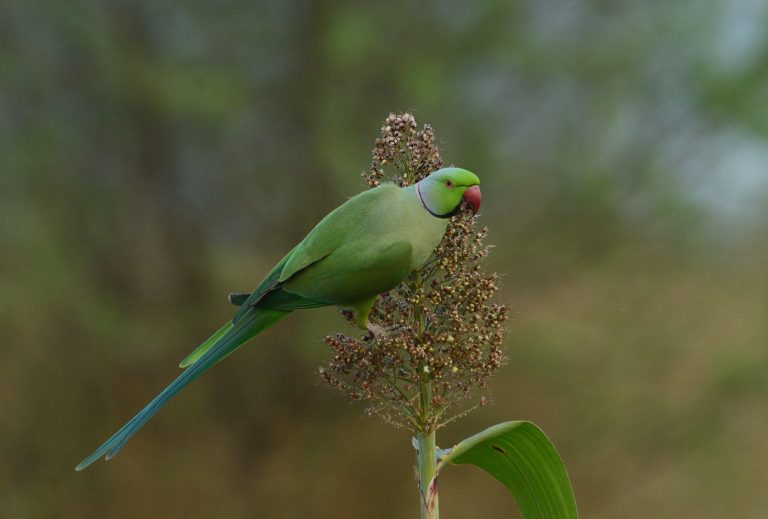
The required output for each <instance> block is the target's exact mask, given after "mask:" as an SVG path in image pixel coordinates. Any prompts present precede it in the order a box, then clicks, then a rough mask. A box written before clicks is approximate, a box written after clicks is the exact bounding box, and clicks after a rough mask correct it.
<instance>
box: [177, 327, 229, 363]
mask: <svg viewBox="0 0 768 519" xmlns="http://www.w3.org/2000/svg"><path fill="white" fill-rule="evenodd" d="M232 326H233V325H232V321H227V323H226V324H225V325H224V326H222V327H221V328H219V329H218V330H216V332H214V334H213V335H211V336H210V337H208V338H207V339H206V340H205V342H204V343H202V344H201V345H200V346H198V347H197V348H195V349H194V350H192V353H190V354H189V355H187V356H186V357H184V360H182V361H181V362H180V363H179V367H180V368H186V367H188V366H189V365H190V364H194V363H195V362H197V360H198V359H199V358H200V357H202V356H203V355H204V354H205V352H206V351H208V350H210V349H211V348H212V347H213V346H215V345H216V343H217V342H218V341H219V339H221V338H222V337H224V334H226V333H227V332H228V331H229V330H231V329H232Z"/></svg>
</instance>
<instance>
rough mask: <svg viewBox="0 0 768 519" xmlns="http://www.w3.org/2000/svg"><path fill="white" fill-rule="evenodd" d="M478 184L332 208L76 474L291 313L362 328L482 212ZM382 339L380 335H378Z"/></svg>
mask: <svg viewBox="0 0 768 519" xmlns="http://www.w3.org/2000/svg"><path fill="white" fill-rule="evenodd" d="M479 184H480V180H479V179H478V178H477V176H476V175H475V174H474V173H471V172H469V171H467V170H465V169H460V168H444V169H440V170H438V171H436V172H434V173H432V174H431V175H429V176H427V177H426V178H424V179H423V180H421V181H420V182H418V183H416V184H413V185H411V186H408V187H406V188H400V187H397V186H395V185H394V184H382V185H380V186H378V187H376V188H374V189H370V190H368V191H365V192H363V193H360V194H358V195H356V196H354V197H352V198H350V199H349V200H347V201H346V202H344V203H343V204H342V205H340V206H339V207H337V208H336V209H335V210H333V211H332V212H331V213H329V214H328V215H327V216H326V217H325V218H323V219H322V220H321V221H320V223H318V224H317V225H316V226H315V228H314V229H312V230H311V231H310V232H309V234H307V236H306V237H305V238H304V239H303V240H302V241H301V242H300V243H299V244H298V245H296V247H294V248H293V249H292V250H291V251H290V252H289V253H288V254H286V255H285V257H284V258H283V259H282V260H280V262H279V263H278V264H277V265H275V267H274V268H273V269H272V270H271V271H270V272H269V274H267V276H266V277H265V278H264V279H263V280H262V281H261V283H259V285H258V286H257V287H256V289H255V290H254V291H253V292H251V293H246V294H232V295H231V296H230V302H232V303H233V304H235V305H237V306H239V309H238V311H237V313H236V314H235V316H234V318H233V319H232V320H231V321H230V322H227V323H226V324H225V325H224V326H222V327H221V328H220V329H219V330H217V331H216V332H215V333H214V334H213V335H212V336H211V337H209V338H208V339H207V340H206V341H205V342H204V343H202V344H201V345H200V346H198V347H197V348H196V349H195V350H194V351H193V352H192V353H190V354H189V355H188V356H187V357H186V358H185V359H184V360H183V361H182V362H181V364H180V367H182V368H185V370H184V371H183V372H182V373H181V374H180V375H179V376H178V377H177V378H176V380H174V381H173V382H172V383H171V384H170V385H169V386H168V387H166V388H165V389H164V390H163V391H162V392H160V394H158V395H157V396H156V397H155V398H154V399H153V400H152V401H151V402H149V404H147V405H146V407H144V408H143V409H142V410H141V411H139V413H138V414H137V415H136V416H134V417H133V418H132V419H131V420H130V421H129V422H128V423H126V424H125V425H124V426H123V427H122V428H121V429H120V430H118V431H117V432H116V433H115V434H114V435H112V437H111V438H109V439H108V440H107V441H106V442H104V443H103V444H102V445H101V446H100V447H99V448H98V449H96V451H95V452H94V453H93V454H91V455H90V456H88V457H87V458H85V459H84V460H83V461H82V462H81V463H80V464H79V465H78V466H77V467H76V469H75V470H82V469H84V468H86V467H87V466H88V465H90V464H91V463H93V462H94V461H96V460H98V459H99V458H101V457H102V456H103V457H104V458H105V459H110V458H112V457H113V456H115V455H116V454H117V453H118V451H120V449H121V448H122V447H123V445H125V443H126V442H127V441H128V440H129V439H130V438H131V437H132V436H133V435H134V434H136V432H137V431H138V430H139V429H140V428H141V427H142V426H143V425H144V424H146V423H147V422H148V421H149V419H150V418H152V416H154V414H155V413H157V411H159V410H160V408H161V407H162V406H163V405H165V403H166V402H168V400H170V399H171V397H173V396H174V395H175V394H176V393H178V392H179V391H181V390H182V389H183V388H184V387H185V386H186V385H187V384H189V383H190V382H192V381H193V380H195V379H196V378H197V377H199V376H200V375H202V374H203V373H205V372H206V371H207V370H208V369H209V368H210V367H211V366H213V365H214V364H216V363H217V362H219V361H220V360H221V359H223V358H224V357H226V356H227V355H229V354H230V353H232V352H233V351H235V350H236V349H237V348H239V347H240V346H242V345H243V344H244V343H245V342H246V341H248V340H249V339H251V338H252V337H253V336H255V335H256V334H258V333H259V332H261V331H263V330H264V329H266V328H268V327H269V326H271V325H272V324H274V323H275V322H277V321H279V320H280V319H282V318H283V317H285V316H286V315H288V314H289V313H291V312H293V311H294V310H303V309H307V308H316V307H320V306H333V305H335V306H339V307H342V308H345V309H349V310H352V311H354V312H355V319H356V322H357V325H358V326H359V327H360V328H362V329H366V328H367V329H369V330H371V331H372V332H373V333H374V334H376V333H377V330H376V327H375V325H374V324H372V323H370V322H369V321H368V316H369V314H370V311H371V308H372V307H373V304H374V301H375V300H376V297H377V296H378V295H379V294H380V293H381V292H385V291H387V290H391V289H392V288H394V287H396V286H397V285H398V284H399V283H400V282H401V281H402V280H403V279H404V278H405V277H406V276H407V275H408V273H409V272H411V271H413V270H415V269H417V268H419V267H420V266H422V265H423V264H424V263H425V262H426V261H427V260H428V259H429V257H430V255H431V254H432V251H433V250H434V249H435V247H437V245H438V244H439V243H440V240H441V238H442V236H443V234H444V233H445V230H446V227H447V226H448V221H449V218H450V217H451V216H453V215H455V214H456V213H458V212H459V211H460V210H461V208H462V205H463V204H467V205H468V206H469V207H470V208H471V209H472V211H474V212H477V210H478V209H479V208H480V187H479ZM378 332H380V330H378Z"/></svg>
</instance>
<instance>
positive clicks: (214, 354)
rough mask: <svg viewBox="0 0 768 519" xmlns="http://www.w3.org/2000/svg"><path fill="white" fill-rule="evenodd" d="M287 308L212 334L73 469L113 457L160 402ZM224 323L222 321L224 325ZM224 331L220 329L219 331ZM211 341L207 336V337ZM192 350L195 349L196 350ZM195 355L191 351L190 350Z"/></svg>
mask: <svg viewBox="0 0 768 519" xmlns="http://www.w3.org/2000/svg"><path fill="white" fill-rule="evenodd" d="M288 313H289V312H286V311H280V310H263V309H257V308H254V309H252V310H251V313H250V315H246V316H244V317H243V318H242V319H241V320H240V321H238V323H237V324H236V325H234V326H230V328H229V329H228V330H226V331H223V330H224V328H222V329H221V330H219V331H218V332H216V333H215V334H214V335H213V336H212V338H213V337H216V336H217V335H219V334H221V335H220V336H219V337H218V338H217V340H216V342H215V343H214V344H213V345H210V346H209V347H208V349H207V351H204V352H202V353H201V355H200V357H199V359H197V360H196V361H193V362H194V363H192V364H191V365H189V367H188V368H187V369H186V370H184V372H183V373H181V374H180V375H179V376H178V377H177V378H176V380H174V381H173V382H172V383H171V384H170V385H169V386H168V387H166V388H165V389H164V390H163V391H162V392H160V394H158V395H157V396H156V397H155V398H154V399H153V400H152V401H151V402H149V404H147V405H146V407H144V409H142V410H141V411H139V413H138V414H137V415H136V416H134V417H133V418H132V419H131V420H130V421H129V422H128V423H126V424H125V425H124V426H123V427H122V428H120V430H118V431H117V432H116V433H115V434H113V435H112V437H110V438H109V439H108V440H107V441H106V442H104V443H103V444H102V445H101V446H100V447H99V448H98V449H96V451H94V453H93V454H91V455H90V456H88V457H87V458H85V459H84V460H83V461H82V462H81V463H80V464H79V465H78V466H77V467H75V470H77V471H80V470H83V469H84V468H86V467H87V466H88V465H90V464H91V463H93V462H94V461H96V460H98V459H99V458H101V457H102V456H104V458H105V459H107V460H108V459H110V458H112V457H114V456H115V455H116V454H117V453H118V452H119V451H120V449H121V448H122V447H123V446H124V445H125V444H126V442H127V441H128V440H129V439H131V437H132V436H133V435H134V434H136V432H137V431H138V430H139V429H140V428H141V427H142V426H144V424H146V423H147V422H148V421H149V420H150V419H151V418H152V416H154V415H155V413H157V412H158V411H159V410H160V408H161V407H163V405H165V404H166V402H168V400H170V399H171V398H172V397H173V396H174V395H176V393H178V392H179V391H181V390H182V389H183V388H184V387H186V386H187V384H189V383H190V382H192V381H193V380H195V379H196V378H197V377H199V376H200V375H202V374H203V373H205V372H206V371H207V370H208V369H209V368H210V367H211V366H213V365H214V364H216V363H217V362H218V361H220V360H221V359H223V358H224V357H226V356H227V355H229V354H230V353H232V352H233V351H235V350H236V349H237V348H239V347H240V346H242V345H243V344H244V343H245V342H246V341H248V339H250V338H251V337H253V336H254V335H256V334H257V333H259V332H261V331H262V330H264V329H266V328H268V327H269V326H270V325H272V324H273V323H275V322H277V321H279V320H280V319H282V318H283V317H285V316H286V315H287V314H288ZM226 326H227V325H225V327H226ZM222 331H223V333H222ZM209 341H210V339H209ZM209 341H206V343H204V344H203V345H201V346H200V347H198V350H199V349H200V348H201V347H202V346H204V345H207V343H208V342H209ZM198 350H195V351H198ZM192 355H194V352H193V354H192Z"/></svg>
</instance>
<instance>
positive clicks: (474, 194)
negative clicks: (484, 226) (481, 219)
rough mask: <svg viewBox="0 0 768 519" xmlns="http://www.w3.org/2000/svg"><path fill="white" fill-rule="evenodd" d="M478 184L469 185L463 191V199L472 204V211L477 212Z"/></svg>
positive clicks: (479, 197) (478, 201)
mask: <svg viewBox="0 0 768 519" xmlns="http://www.w3.org/2000/svg"><path fill="white" fill-rule="evenodd" d="M481 198H482V196H481V195H480V186H471V187H469V188H467V190H466V191H464V200H466V201H467V203H469V205H470V206H472V212H473V213H477V212H478V211H479V210H480V200H481Z"/></svg>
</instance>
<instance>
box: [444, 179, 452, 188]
mask: <svg viewBox="0 0 768 519" xmlns="http://www.w3.org/2000/svg"><path fill="white" fill-rule="evenodd" d="M445 187H447V188H448V189H453V182H451V181H450V180H446V181H445Z"/></svg>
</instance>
